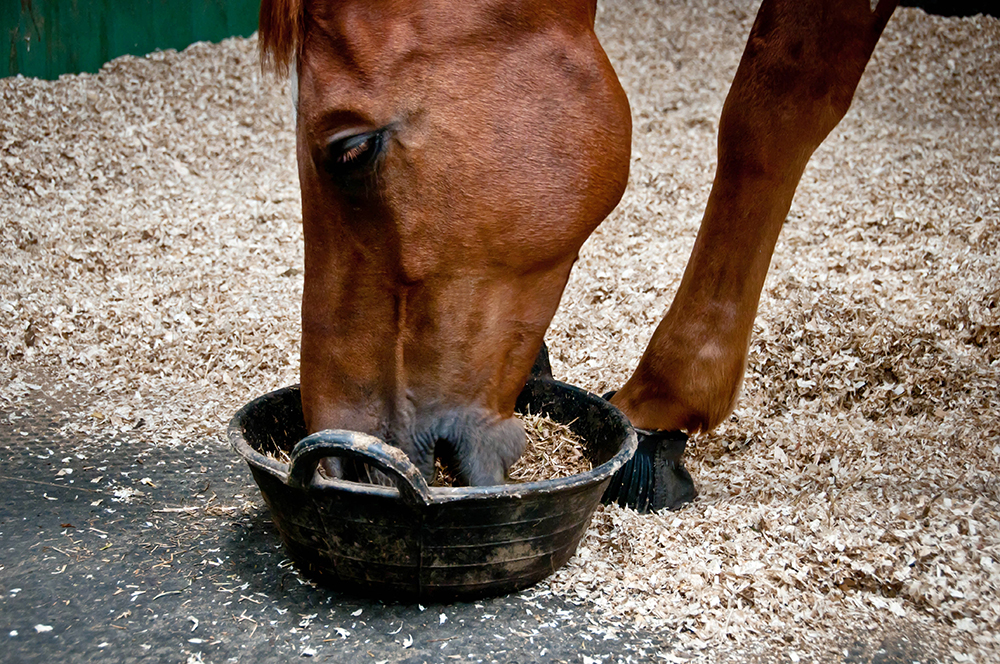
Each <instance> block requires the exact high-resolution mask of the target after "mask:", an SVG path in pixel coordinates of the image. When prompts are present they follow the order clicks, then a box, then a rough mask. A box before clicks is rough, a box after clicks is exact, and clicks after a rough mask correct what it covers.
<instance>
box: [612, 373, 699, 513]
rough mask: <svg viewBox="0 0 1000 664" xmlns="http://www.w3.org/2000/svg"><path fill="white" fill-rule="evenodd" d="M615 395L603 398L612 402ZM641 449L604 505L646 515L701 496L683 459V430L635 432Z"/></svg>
mask: <svg viewBox="0 0 1000 664" xmlns="http://www.w3.org/2000/svg"><path fill="white" fill-rule="evenodd" d="M613 394H614V392H608V393H607V394H605V395H604V398H605V399H610V398H611V396H612V395H613ZM635 432H636V434H637V435H638V436H639V447H638V448H637V449H636V451H635V455H634V456H633V457H632V458H631V459H629V461H628V463H626V464H625V465H624V466H622V467H621V468H619V469H618V472H617V473H615V474H614V476H613V477H612V478H611V483H610V484H608V488H607V489H605V491H604V496H603V497H602V498H601V502H602V503H604V504H605V505H610V504H612V503H618V505H620V506H621V507H629V508H631V509H634V510H635V511H637V512H639V513H642V514H645V513H647V512H655V511H657V510H661V509H670V510H674V509H678V508H679V507H681V506H683V505H685V504H686V503H690V502H691V501H692V500H694V499H695V496H697V495H698V491H697V489H695V487H694V480H692V479H691V473H689V472H688V471H687V469H686V468H685V467H684V462H683V461H682V458H681V457H682V456H683V454H684V449H685V448H686V447H687V439H688V437H687V434H685V433H684V432H682V431H648V430H646V429H638V428H637V429H636V430H635Z"/></svg>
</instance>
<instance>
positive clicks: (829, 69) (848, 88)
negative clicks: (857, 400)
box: [611, 0, 896, 433]
mask: <svg viewBox="0 0 1000 664" xmlns="http://www.w3.org/2000/svg"><path fill="white" fill-rule="evenodd" d="M895 5H896V0H882V1H881V2H878V3H877V4H876V5H875V6H874V7H873V6H872V4H871V2H870V0H764V2H763V4H762V5H761V8H760V11H759V12H758V14H757V18H756V20H755V22H754V25H753V28H752V29H751V32H750V37H749V39H748V41H747V46H746V50H745V51H744V53H743V58H742V60H741V61H740V65H739V68H738V69H737V72H736V77H735V79H734V80H733V84H732V87H731V88H730V91H729V95H728V96H727V98H726V102H725V105H724V107H723V110H722V118H721V120H720V123H719V139H718V166H717V168H716V174H715V180H714V183H713V185H712V192H711V195H710V197H709V200H708V204H707V206H706V209H705V215H704V218H703V220H702V224H701V228H700V230H699V232H698V237H697V239H696V241H695V244H694V249H693V250H692V253H691V257H690V259H689V261H688V264H687V268H686V270H685V272H684V276H683V278H682V280H681V285H680V287H679V288H678V291H677V294H676V296H675V298H674V301H673V303H672V304H671V306H670V309H669V311H668V312H667V315H666V317H665V318H664V319H663V320H662V321H661V322H660V324H659V326H658V327H657V328H656V331H655V332H654V334H653V337H652V339H651V341H650V343H649V346H648V347H647V348H646V351H645V353H644V354H643V356H642V359H641V360H640V362H639V365H638V367H637V368H636V370H635V373H634V374H633V375H632V376H631V377H630V378H629V380H628V381H627V382H626V384H625V385H624V386H623V387H622V388H621V389H620V390H618V392H617V393H616V394H615V395H614V396H613V397H612V399H611V401H612V403H613V404H614V405H616V406H618V407H619V408H621V409H622V410H623V411H624V412H625V414H626V415H628V417H629V418H630V419H631V420H632V423H633V424H634V425H635V426H636V427H641V428H644V429H653V430H656V429H660V430H675V429H683V430H686V431H688V432H690V433H693V432H696V431H704V430H708V429H711V428H713V427H715V426H716V425H718V424H719V423H720V422H721V421H722V420H723V419H725V418H726V417H727V416H728V415H729V413H730V412H731V411H732V409H733V407H734V405H735V403H736V398H737V396H738V395H739V390H740V385H741V383H742V380H743V372H744V367H745V365H746V357H747V350H748V348H749V344H750V334H751V331H752V329H753V321H754V317H755V316H756V313H757V304H758V301H759V299H760V292H761V288H762V287H763V285H764V279H765V277H766V276H767V270H768V266H769V265H770V262H771V255H772V253H773V251H774V246H775V243H776V242H777V239H778V234H779V232H780V230H781V226H782V223H783V222H784V219H785V217H786V215H787V214H788V209H789V207H790V206H791V202H792V196H793V194H794V193H795V188H796V186H797V185H798V182H799V179H800V177H801V176H802V172H803V170H804V169H805V167H806V163H807V162H808V161H809V158H810V156H811V155H812V153H813V151H814V150H815V149H816V148H817V147H818V146H819V145H820V143H822V141H823V140H824V139H825V138H826V136H827V135H828V134H829V133H830V131H831V130H832V129H833V128H834V127H835V126H836V125H837V123H838V122H840V120H841V118H843V116H844V114H845V113H846V112H847V109H848V107H849V106H850V103H851V99H852V98H853V96H854V91H855V89H856V88H857V85H858V82H859V80H860V79H861V75H862V73H863V72H864V69H865V66H866V64H867V63H868V60H869V58H870V57H871V54H872V51H873V50H874V48H875V45H876V43H877V42H878V39H879V37H880V35H881V34H882V30H883V28H884V27H885V25H886V23H887V22H888V20H889V17H890V16H891V15H892V12H893V10H894V9H895Z"/></svg>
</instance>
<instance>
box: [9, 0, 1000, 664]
mask: <svg viewBox="0 0 1000 664" xmlns="http://www.w3.org/2000/svg"><path fill="white" fill-rule="evenodd" d="M755 9H756V5H755V3H753V2H742V1H739V2H732V3H709V2H703V1H700V0H691V1H690V2H687V3H684V2H679V1H678V2H674V1H670V0H663V1H656V0H633V1H632V2H625V3H614V4H607V5H604V6H602V7H601V11H600V13H599V16H598V30H599V33H600V36H601V38H602V43H603V44H604V46H605V48H606V50H607V51H608V53H609V55H610V57H611V59H612V62H613V63H614V65H615V67H616V69H617V71H618V73H619V75H620V77H621V78H622V82H623V85H624V87H625V89H626V91H627V92H628V94H629V98H630V101H631V104H632V112H633V118H634V135H633V160H632V175H631V181H630V186H629V190H628V192H627V193H626V195H625V198H624V199H623V201H622V203H621V205H619V207H618V209H617V210H616V211H615V212H614V213H613V214H612V216H611V217H610V218H609V219H608V220H607V221H606V222H605V223H604V224H603V225H602V226H601V228H600V229H598V231H597V232H596V233H595V234H594V236H593V237H592V238H591V239H590V240H589V241H588V242H587V244H586V245H585V247H584V249H583V252H582V255H581V259H580V261H579V263H578V265H577V267H576V269H575V270H574V273H573V277H572V279H571V282H570V284H569V286H568V288H567V290H566V293H565V295H564V297H563V303H562V306H561V308H560V310H559V312H558V313H557V316H556V318H555V320H554V321H553V324H552V327H551V328H550V331H549V333H548V334H547V339H548V343H549V347H550V350H551V351H552V361H553V365H554V369H555V373H556V376H557V377H559V378H561V379H564V380H568V381H569V382H572V383H575V384H578V385H581V386H584V387H586V388H588V389H590V390H592V391H595V392H598V393H600V392H602V391H604V390H606V389H613V388H617V387H620V386H621V384H622V383H623V382H624V380H625V379H626V378H627V377H628V373H629V371H630V370H631V369H632V368H634V366H635V365H636V363H637V361H638V358H639V356H640V354H641V352H642V350H643V349H644V348H645V343H646V341H647V340H648V338H649V336H650V335H651V333H652V330H653V328H654V326H655V324H656V322H657V321H658V320H659V318H660V317H661V316H662V315H663V313H664V312H665V310H666V307H667V306H668V305H669V302H670V299H671V297H672V296H673V292H674V290H675V288H676V285H677V283H678V281H679V279H680V276H681V274H682V271H683V267H684V263H685V261H686V259H687V255H688V253H689V251H690V247H691V244H692V242H693V238H694V234H695V232H696V230H697V226H698V222H699V221H700V218H701V214H702V211H703V209H704V205H705V201H706V200H707V196H708V191H709V188H710V186H711V180H712V176H713V170H714V157H715V152H714V147H715V134H716V129H717V125H718V118H719V113H720V112H721V107H722V102H723V100H724V98H725V94H726V91H727V89H728V85H729V82H730V80H731V78H732V75H733V73H734V72H735V67H736V65H737V63H738V61H739V57H740V54H741V52H742V48H743V43H744V40H745V38H746V34H747V32H748V30H749V26H750V23H751V21H752V19H753V15H754V12H755ZM255 48H256V42H255V40H253V39H250V40H243V39H234V40H227V41H226V42H224V43H222V44H218V45H206V44H198V45H194V46H192V47H190V48H188V49H187V50H185V51H184V52H182V53H175V52H163V53H157V54H154V55H152V56H150V57H148V58H131V57H126V58H120V59H118V60H116V61H114V62H112V63H110V64H109V65H108V66H106V67H105V68H104V69H103V70H102V71H101V72H100V73H99V74H96V75H86V74H83V75H79V76H64V77H62V78H61V79H60V80H59V81H55V82H44V81H37V80H30V79H23V78H10V79H3V80H0V105H2V108H3V113H0V201H2V202H0V217H2V219H0V222H2V223H0V251H2V254H3V265H4V269H3V270H0V312H2V313H0V376H2V379H0V399H3V402H4V404H5V405H4V412H5V413H6V414H8V416H13V417H16V416H17V414H18V410H19V409H22V408H24V407H25V406H24V403H26V402H25V400H24V399H23V397H24V395H25V394H27V393H29V392H31V391H34V390H37V389H45V390H49V391H58V390H59V389H63V388H64V387H65V386H68V385H78V386H80V385H82V386H85V388H86V389H88V390H89V391H90V393H91V394H90V399H89V400H90V401H92V402H93V403H94V404H95V406H94V407H93V409H92V410H90V411H89V412H87V413H85V414H83V416H81V417H80V418H78V420H77V421H74V422H73V423H72V428H73V431H74V434H75V435H76V436H77V437H78V439H79V440H80V441H81V443H80V445H81V446H86V445H87V444H97V443H96V442H93V441H98V440H101V436H102V435H104V434H107V433H113V432H117V431H127V432H128V433H129V435H128V439H129V440H131V441H135V442H134V446H135V447H136V449H135V450H131V451H130V452H129V453H136V454H139V453H141V452H142V448H143V447H145V446H154V445H176V446H184V447H185V448H189V449H191V451H192V454H195V453H202V452H204V451H206V450H204V449H203V448H204V447H205V440H206V439H210V440H212V441H215V443H216V444H217V445H218V448H217V449H216V450H215V451H216V452H218V453H226V451H225V442H224V439H223V432H224V430H225V424H226V422H227V421H228V419H229V418H230V417H231V415H232V413H233V412H235V410H236V409H237V408H238V407H239V406H240V405H242V404H243V403H245V402H247V401H248V400H249V399H251V398H252V397H254V396H257V395H259V394H261V393H263V392H266V391H268V390H271V389H274V388H277V387H280V386H283V385H287V384H290V383H294V382H296V380H297V363H298V338H299V330H300V328H299V313H298V307H299V300H300V297H301V287H302V281H301V280H302V276H301V265H302V246H301V241H302V240H301V227H300V209H299V208H300V202H299V193H298V185H297V181H296V173H295V164H294V154H293V150H294V135H293V132H292V113H291V107H290V104H289V102H288V100H287V97H286V93H287V90H286V88H287V86H286V84H285V83H284V82H280V81H275V80H272V79H269V78H262V77H260V76H259V74H258V69H257V66H256V61H255V57H256V54H255ZM998 59H1000V22H998V21H997V20H995V19H991V18H984V17H973V18H968V19H945V18H938V17H930V16H927V15H925V14H924V13H923V12H921V11H919V10H914V9H900V10H898V11H897V14H896V16H895V17H894V18H893V20H892V22H891V23H890V24H889V27H888V28H887V30H886V33H885V36H884V37H883V39H882V42H881V43H880V45H879V47H878V48H877V50H876V53H875V56H874V60H873V62H872V64H871V65H870V66H869V70H868V72H867V73H866V75H865V78H864V80H863V81H862V84H861V87H860V88H859V90H858V94H857V96H856V99H855V102H854V105H853V107H852V110H851V112H850V113H849V114H848V116H847V118H846V119H845V120H844V121H843V123H842V124H841V126H840V127H839V128H838V129H837V130H836V131H835V132H834V133H833V134H832V135H831V136H830V138H829V139H828V140H827V142H826V143H825V144H824V145H823V146H822V147H821V148H820V149H819V150H818V151H817V153H816V155H815V156H814V158H813V160H812V162H811V163H810V166H809V168H808V169H807V170H806V173H805V175H804V176H803V179H802V183H801V185H800V187H799V191H798V193H797V195H796V199H795V203H794V205H793V208H792V210H791V212H790V214H789V217H788V220H787V222H786V224H785V229H784V231H783V234H782V238H781V240H780V242H779V245H778V248H777V250H776V253H775V258H774V261H773V265H772V268H771V273H770V275H769V277H768V281H767V284H766V285H765V290H764V293H763V297H762V301H761V306H760V314H759V316H758V320H757V325H756V329H755V332H754V338H753V342H752V346H751V352H750V358H749V363H748V367H747V378H746V386H745V389H744V394H743V396H742V398H741V400H740V402H739V406H738V408H737V410H736V412H735V413H734V415H733V417H732V418H731V420H730V421H729V422H727V423H726V424H725V425H724V426H722V427H720V429H719V430H717V431H716V432H714V433H712V434H709V435H703V436H699V437H696V438H694V439H692V441H691V443H690V444H689V448H688V449H689V459H688V466H689V468H690V470H691V472H692V474H693V475H694V477H695V481H696V482H697V484H698V486H699V489H700V491H701V496H700V497H699V498H698V500H697V501H696V502H695V503H694V504H693V505H691V506H690V507H687V508H685V509H683V510H681V511H679V512H675V513H666V514H661V515H651V516H638V515H636V514H634V513H632V512H630V511H627V510H621V509H619V508H617V507H611V508H604V509H602V510H600V511H599V512H598V513H597V515H595V520H594V524H593V526H592V527H591V529H590V530H589V531H588V535H587V536H586V538H585V540H584V542H583V544H582V546H581V548H580V550H579V553H578V555H577V556H576V557H575V558H574V559H573V561H571V563H570V564H569V566H567V567H566V568H564V569H563V570H560V571H559V572H557V574H556V575H555V576H554V577H553V578H552V579H551V580H550V581H548V582H547V585H546V586H544V587H542V588H541V590H540V591H545V590H546V588H547V589H549V590H551V591H553V592H557V593H558V594H560V595H562V596H565V597H568V598H572V599H575V600H579V601H582V602H588V603H592V604H594V605H596V606H597V607H598V609H599V610H600V611H602V612H603V615H604V617H605V620H607V621H608V623H609V624H614V623H617V622H620V621H633V622H636V623H639V624H644V625H646V626H648V627H650V628H655V629H658V630H662V631H664V632H665V633H673V634H675V635H676V637H677V639H678V643H679V645H680V647H683V648H685V649H686V651H687V652H685V653H683V655H684V657H690V658H693V659H704V660H706V661H714V660H717V659H719V658H720V657H721V656H723V655H725V656H726V657H727V658H728V659H743V660H753V659H755V658H758V659H767V660H768V661H771V660H773V659H774V658H775V657H776V653H780V655H781V656H783V657H786V658H788V659H789V660H791V661H800V660H804V661H809V660H810V659H816V660H818V661H829V660H830V659H836V658H842V657H844V656H845V655H844V652H845V649H846V648H848V647H849V646H850V643H851V640H852V639H855V640H861V641H862V642H868V641H867V640H869V639H875V638H876V637H877V635H878V634H887V635H889V636H891V635H893V634H896V635H899V634H909V635H912V637H913V639H915V640H916V642H918V643H920V644H922V645H921V648H922V650H921V652H923V653H924V659H923V660H921V661H926V660H931V659H934V658H937V659H942V660H951V661H977V662H978V661H995V660H996V659H997V656H996V653H997V652H998V651H1000V636H998V629H997V625H998V624H1000V600H998V599H997V597H998V588H1000V523H998V521H1000V481H998V471H1000V467H998V466H1000V418H998V417H997V412H998V407H1000V266H998V263H1000V260H998V252H1000V247H998V244H1000V198H998V197H1000V194H998V192H997V188H996V183H997V181H1000V126H998V124H1000V123H997V121H996V109H997V108H998V107H1000V98H998V97H1000V80H998V79H1000V69H998V68H997V66H996V63H997V61H998Z"/></svg>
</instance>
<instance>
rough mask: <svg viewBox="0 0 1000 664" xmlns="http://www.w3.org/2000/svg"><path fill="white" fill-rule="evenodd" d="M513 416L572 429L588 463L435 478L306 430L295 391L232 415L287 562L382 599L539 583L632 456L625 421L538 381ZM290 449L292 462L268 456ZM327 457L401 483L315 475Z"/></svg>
mask: <svg viewBox="0 0 1000 664" xmlns="http://www.w3.org/2000/svg"><path fill="white" fill-rule="evenodd" d="M517 410H518V412H521V413H524V412H531V413H534V414H542V415H545V416H547V417H549V418H550V419H552V420H555V421H557V422H561V423H563V424H566V425H568V426H569V427H570V429H572V430H573V431H574V433H576V434H577V435H578V436H580V438H581V439H582V440H583V441H584V444H585V454H586V456H587V457H588V458H589V460H590V461H591V463H592V465H593V470H591V471H589V472H587V473H582V474H579V475H573V476H571V477H565V478H560V479H554V480H544V481H539V482H529V483H523V484H506V485H499V486H487V487H459V488H450V487H441V488H438V487H428V485H427V483H426V481H425V480H424V478H423V476H422V475H421V474H420V472H419V471H418V470H417V469H416V467H415V466H414V465H413V464H411V463H410V461H409V459H408V458H407V457H406V455H405V454H403V453H402V452H401V451H399V450H398V449H396V448H394V447H391V446H389V445H387V444H385V443H383V442H382V441H380V440H378V439H377V438H373V437H371V436H367V435H365V434H361V433H357V432H350V431H323V432H319V433H316V434H313V435H311V436H306V431H305V424H304V422H303V419H302V405H301V401H300V397H299V389H298V387H297V386H295V387H286V388H284V389H281V390H278V391H276V392H272V393H270V394H267V395H264V396H262V397H260V398H258V399H256V400H254V401H252V402H250V403H249V404H247V405H246V406H244V407H243V408H242V409H241V410H240V411H239V412H238V413H237V414H236V416H235V417H234V418H233V420H232V422H230V424H229V440H230V443H231V444H232V446H233V448H234V449H235V450H236V451H237V453H239V455H240V456H242V457H243V458H244V459H246V461H247V463H248V464H249V465H250V470H251V472H252V473H253V477H254V480H255V481H256V482H257V486H259V487H260V491H261V494H262V495H263V497H264V501H265V502H266V503H267V505H268V507H269V508H270V510H271V516H272V518H273V519H274V523H275V525H276V526H277V528H278V532H279V533H280V534H281V538H282V540H283V541H284V544H285V547H286V549H287V551H288V554H289V555H290V557H291V558H292V559H293V560H294V561H295V562H296V564H297V565H298V566H299V569H300V570H301V571H303V572H304V573H305V574H306V576H309V577H311V578H313V579H315V580H316V581H318V582H320V583H322V584H323V585H326V586H328V587H331V588H332V589H334V590H338V591H346V592H353V593H360V594H364V595H369V596H375V597H379V598H382V599H386V600H398V601H425V602H431V601H451V600H456V599H473V598H477V597H484V596H489V595H499V594H504V593H509V592H512V591H516V590H519V589H521V588H525V587H527V586H530V585H532V584H534V583H537V582H538V581H540V580H542V579H544V578H545V577H547V576H548V575H549V574H551V573H552V572H554V571H555V570H557V569H558V568H559V567H561V566H562V565H563V564H564V563H566V561H567V560H569V558H570V557H571V556H572V555H573V552H574V551H576V547H577V545H578V544H579V542H580V539H581V538H582V537H583V534H584V531H585V530H586V529H587V526H588V524H589V523H590V518H591V516H592V515H593V513H594V510H595V509H596V508H597V505H598V503H599V502H600V500H601V495H602V494H603V493H604V489H605V488H606V487H607V485H608V482H609V481H610V480H611V476H612V475H614V473H615V471H616V470H618V469H619V468H620V467H621V466H622V465H623V464H624V463H625V462H626V461H628V459H629V458H631V456H632V454H633V453H634V452H635V447H636V436H635V432H634V431H633V430H632V427H631V426H630V425H629V422H628V420H627V418H626V417H625V416H624V415H623V414H622V413H621V412H620V411H618V410H617V409H616V408H614V407H613V406H611V405H610V404H609V403H608V402H606V401H604V400H603V399H601V398H600V397H598V396H596V395H594V394H590V393H589V392H586V391H584V390H581V389H579V388H577V387H573V386H572V385H567V384H565V383H560V382H558V381H554V380H551V379H538V378H532V379H531V380H529V382H528V384H527V386H526V387H525V388H524V391H523V392H522V393H521V395H520V396H519V397H518V401H517ZM277 450H286V451H290V453H291V455H290V462H289V463H288V464H285V463H282V462H280V461H277V460H276V459H274V458H272V457H271V456H268V455H269V454H273V453H274V452H276V451H277ZM327 456H339V457H347V458H353V459H357V460H361V461H364V462H365V463H368V464H370V465H372V466H375V467H377V468H379V469H380V470H382V471H383V472H384V473H386V474H387V475H388V476H390V477H391V478H392V479H393V481H394V482H395V484H396V487H395V488H392V487H385V486H378V485H373V484H363V483H357V482H347V481H343V480H332V479H326V478H324V477H321V476H320V475H319V474H317V473H316V466H317V464H318V463H319V462H320V460H321V459H322V458H324V457H327Z"/></svg>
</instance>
